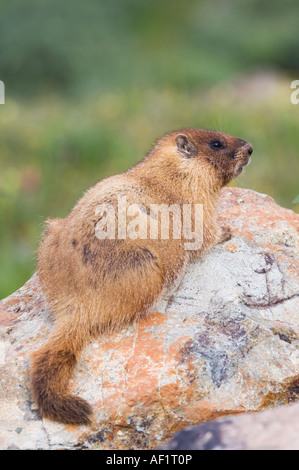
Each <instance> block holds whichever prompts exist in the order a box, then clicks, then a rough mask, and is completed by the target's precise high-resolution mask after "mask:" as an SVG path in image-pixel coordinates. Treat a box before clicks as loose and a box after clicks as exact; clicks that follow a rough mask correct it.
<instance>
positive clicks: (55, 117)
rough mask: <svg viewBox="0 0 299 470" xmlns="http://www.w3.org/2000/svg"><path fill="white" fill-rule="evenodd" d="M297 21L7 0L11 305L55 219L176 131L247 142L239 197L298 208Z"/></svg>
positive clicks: (169, 8)
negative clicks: (264, 197) (249, 156)
mask: <svg viewBox="0 0 299 470" xmlns="http://www.w3.org/2000/svg"><path fill="white" fill-rule="evenodd" d="M298 12H299V8H298V3H297V2H295V1H289V0H287V1H285V2H279V1H276V0H275V1H272V2H270V1H266V0H259V1H251V2H248V1H245V0H241V1H239V2H236V1H235V0H229V1H227V2H220V1H216V0H210V1H209V2H208V1H196V0H190V1H189V2H181V1H178V0H173V1H170V0H165V1H164V2H160V1H158V0H152V1H151V2H146V1H145V0H138V1H137V0H126V1H124V0H122V1H121V0H112V1H111V2H99V1H97V0H87V1H85V2H79V1H77V0H73V1H72V2H70V1H68V0H66V1H65V2H61V1H59V2H58V0H27V1H26V2H24V1H23V0H11V1H10V2H4V1H1V0H0V13H1V14H0V42H1V57H0V79H1V80H3V81H4V82H5V85H6V104H5V105H2V106H0V163H1V171H0V266H1V270H0V298H2V297H5V296H6V295H9V294H10V293H11V292H12V291H14V290H16V289H17V288H18V287H20V286H21V285H22V284H24V282H25V281H26V280H27V279H28V278H29V277H30V275H31V274H32V273H33V272H34V269H35V253H36V248H37V246H38V243H39V240H40V236H41V233H42V230H43V221H44V220H45V219H46V218H51V217H64V216H65V215H67V213H68V212H69V210H70V209H71V207H72V206H73V205H74V203H75V202H76V200H77V199H78V198H79V197H80V196H81V195H82V193H83V192H84V191H85V190H86V189H87V188H88V187H89V186H90V185H92V184H93V183H95V182H96V181H97V180H99V179H101V178H103V177H105V176H108V175H111V174H114V173H118V172H120V171H124V170H126V169H127V168H129V167H130V166H132V165H133V164H134V163H136V162H137V161H138V160H140V159H141V158H142V156H143V155H145V153H146V152H147V151H148V150H149V149H150V147H151V145H152V144H153V142H154V140H155V139H156V138H157V137H159V136H161V135H162V134H163V133H164V132H167V131H169V130H172V129H176V128H181V127H185V126H186V127H187V126H190V127H204V128H210V129H218V130H222V131H224V132H227V133H230V134H234V135H236V136H239V137H240V138H243V139H246V140H249V141H250V142H251V143H252V144H253V146H254V154H253V161H252V164H251V165H250V166H249V167H248V168H247V169H246V171H245V173H244V174H243V175H241V176H240V177H239V178H238V180H236V181H235V183H234V184H236V185H238V186H242V187H248V188H252V189H254V190H256V191H259V192H265V193H268V194H269V195H271V196H272V197H274V198H275V199H276V201H277V202H278V203H280V204H282V205H284V206H285V207H289V208H291V209H293V210H296V209H298V208H299V204H298V198H297V199H296V203H293V202H292V201H294V197H295V196H296V194H298V171H299V158H298V153H299V150H298V149H299V132H298V117H299V105H297V106H296V105H292V104H291V102H290V94H291V90H290V83H291V81H292V80H295V79H299V70H298V68H299V64H298V62H296V60H295V58H296V57H298V51H299V36H298V34H297V18H298ZM274 33H275V34H274ZM261 69H263V70H265V69H267V70H268V72H261ZM276 71H279V73H278V72H276ZM265 73H266V74H265ZM294 202H295V201H294Z"/></svg>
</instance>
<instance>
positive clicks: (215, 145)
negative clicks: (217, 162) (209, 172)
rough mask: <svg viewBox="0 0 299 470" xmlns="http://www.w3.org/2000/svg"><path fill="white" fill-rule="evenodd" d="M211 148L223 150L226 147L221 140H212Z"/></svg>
mask: <svg viewBox="0 0 299 470" xmlns="http://www.w3.org/2000/svg"><path fill="white" fill-rule="evenodd" d="M210 147H212V148H213V149H223V148H224V145H223V144H222V143H221V142H219V140H212V142H210Z"/></svg>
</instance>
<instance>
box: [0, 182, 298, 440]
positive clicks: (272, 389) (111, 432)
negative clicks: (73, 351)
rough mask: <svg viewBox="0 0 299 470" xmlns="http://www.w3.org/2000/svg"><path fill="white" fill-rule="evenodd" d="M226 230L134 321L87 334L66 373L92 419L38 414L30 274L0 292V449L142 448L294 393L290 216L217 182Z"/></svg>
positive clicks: (37, 325)
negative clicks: (9, 291)
mask: <svg viewBox="0 0 299 470" xmlns="http://www.w3.org/2000/svg"><path fill="white" fill-rule="evenodd" d="M219 218H220V220H221V221H222V222H223V223H225V224H229V225H230V226H231V227H232V230H233V234H234V236H233V238H232V239H231V240H230V241H228V242H226V243H225V244H223V245H221V246H217V247H216V248H215V249H213V250H212V251H211V253H209V254H208V255H207V256H206V257H205V258H204V259H202V260H200V261H198V262H196V263H194V264H192V265H191V266H190V267H189V268H188V271H187V273H186V275H185V276H184V278H183V279H182V280H181V282H180V284H179V285H177V286H176V287H175V288H174V289H173V290H172V292H171V293H169V295H168V296H167V298H165V299H164V300H163V301H162V302H161V303H160V304H159V305H158V306H157V308H156V309H155V311H154V312H153V313H152V314H151V315H150V316H149V317H148V318H146V319H144V320H143V321H140V323H139V324H137V325H133V326H130V327H128V328H127V329H124V330H122V331H120V332H118V333H114V334H110V335H105V336H103V337H101V338H99V339H98V340H97V341H94V342H92V343H91V344H90V345H89V346H88V347H87V348H86V349H85V350H84V352H83V353H82V355H81V358H80V362H79V363H78V365H77V368H76V371H75V376H74V379H73V381H72V382H71V389H72V391H73V393H76V394H79V395H80V396H82V397H83V398H85V399H87V400H88V401H89V402H90V403H91V404H92V405H93V407H94V410H95V413H96V423H95V424H94V425H93V426H92V427H88V426H66V425H63V424H59V423H55V422H52V421H49V420H47V419H44V420H42V419H41V417H40V415H39V413H38V411H37V410H36V406H35V405H34V403H32V398H31V394H30V389H29V376H28V370H29V361H30V353H31V352H32V351H33V350H35V349H37V348H38V347H39V346H40V345H41V344H42V343H43V341H44V340H45V339H46V338H47V336H48V334H49V331H50V330H51V326H52V325H51V318H50V315H49V312H48V311H47V309H46V307H45V302H44V298H43V295H42V292H41V290H40V287H39V284H38V278H37V276H36V275H34V276H33V277H32V279H31V280H30V281H28V283H27V284H25V286H24V287H22V288H21V289H20V290H19V291H17V292H16V293H15V294H13V295H11V296H10V297H8V298H7V299H4V300H2V301H1V302H0V325H1V330H0V400H1V408H0V443H1V444H0V445H1V448H2V449H14V448H17V449H81V448H82V449H84V448H88V449H150V448H155V447H157V446H161V445H162V444H163V443H164V442H167V441H169V440H170V439H171V437H173V435H174V434H175V433H176V432H177V431H179V430H181V429H183V428H186V427H189V426H193V425H198V424H200V423H204V422H207V421H210V420H213V419H216V418H219V417H221V416H226V415H231V414H237V413H244V412H250V411H260V410H262V409H265V408H267V407H274V406H276V405H282V404H287V403H291V402H293V401H295V400H296V399H298V396H299V350H298V333H299V253H298V231H299V216H298V215H296V214H295V213H293V212H292V211H290V210H287V209H283V208H281V207H279V206H278V205H277V204H276V203H275V202H274V201H273V200H272V199H271V198H269V197H268V196H265V195H262V194H257V193H255V192H253V191H249V190H241V189H238V188H227V189H225V190H223V197H222V203H221V206H220V211H219Z"/></svg>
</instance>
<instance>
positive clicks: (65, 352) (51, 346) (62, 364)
mask: <svg viewBox="0 0 299 470" xmlns="http://www.w3.org/2000/svg"><path fill="white" fill-rule="evenodd" d="M77 333H78V332H77ZM83 345H84V344H83V343H82V341H80V338H76V336H75V335H73V336H72V335H70V332H69V331H63V330H61V329H60V330H59V333H58V334H55V333H54V334H53V335H52V336H51V337H50V339H49V340H48V341H47V343H46V344H45V345H44V346H42V348H41V349H39V350H38V351H36V352H35V353H34V354H33V356H32V366H31V388H32V393H33V397H34V400H35V401H36V403H37V405H38V407H39V410H40V413H41V414H42V416H43V417H46V418H50V419H52V420H55V421H59V422H62V423H66V424H89V423H90V421H91V417H92V408H91V406H90V405H89V404H88V403H87V402H86V401H85V400H83V399H82V398H80V397H76V396H73V395H71V394H70V393H69V392H68V383H69V380H70V378H71V376H72V372H73V369H74V367H75V365H76V362H77V355H78V353H79V352H80V351H81V350H82V347H83Z"/></svg>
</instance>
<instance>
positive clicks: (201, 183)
mask: <svg viewBox="0 0 299 470" xmlns="http://www.w3.org/2000/svg"><path fill="white" fill-rule="evenodd" d="M251 154H252V145H251V144H250V143H248V142H245V141H244V140H241V139H238V138H236V137H232V136H230V135H227V134H223V133H222V132H214V131H207V130H201V129H189V128H188V129H183V130H179V131H176V132H171V133H169V134H167V135H165V136H164V137H162V138H161V139H160V140H158V141H157V143H156V145H155V146H154V147H153V149H152V150H151V151H150V152H149V154H148V155H147V156H146V157H145V159H144V160H143V161H141V162H140V163H138V164H137V165H136V166H134V167H133V168H131V169H129V170H128V171H126V172H125V173H123V174H120V175H116V176H112V177H109V178H107V179H104V180H103V181H99V182H98V183H97V184H95V185H94V186H93V187H92V188H91V189H89V191H87V192H86V193H85V195H84V196H83V197H82V198H81V200H79V202H78V203H77V205H76V206H75V207H74V209H73V210H72V211H71V213H70V214H69V215H68V216H67V217H66V218H65V219H53V220H49V221H47V228H46V230H45V234H44V237H43V240H42V242H41V244H40V247H39V251H38V266H37V267H38V269H37V272H38V277H39V280H40V284H41V287H42V290H43V292H44V294H45V297H46V300H47V303H48V305H49V308H50V310H51V311H52V312H53V314H54V317H55V324H54V328H53V332H52V334H51V336H50V337H49V339H48V340H47V342H46V343H45V344H44V345H43V346H42V347H41V348H40V349H39V350H38V351H36V352H35V353H34V354H33V357H32V366H31V386H32V393H33V397H34V399H35V401H36V403H37V405H38V407H39V410H40V412H41V414H42V416H44V417H47V418H50V419H53V420H56V421H60V422H63V423H72V424H88V423H90V422H91V417H92V408H91V406H90V405H89V404H88V403H87V402H86V401H85V400H83V399H81V398H80V397H76V396H73V395H71V394H70V393H69V391H68V383H69V380H70V378H71V375H72V372H73V369H74V366H75V364H76V361H77V358H78V355H79V353H80V351H81V350H82V348H83V347H84V346H85V345H86V344H87V343H88V342H89V341H91V340H92V339H93V338H96V337H97V336H98V335H100V334H102V333H104V332H108V331H113V330H115V329H118V328H122V327H123V326H124V325H126V324H129V323H130V322H133V321H135V320H138V319H139V318H141V317H142V316H144V315H146V314H147V313H148V312H149V310H150V309H151V308H152V307H153V306H154V304H155V303H156V301H157V300H159V299H160V298H161V296H163V295H164V294H165V292H166V291H167V290H168V289H169V288H170V287H171V286H172V285H173V283H174V281H175V280H176V279H177V278H178V276H179V275H181V274H182V273H183V272H184V268H185V266H186V264H187V262H188V261H190V259H192V258H194V257H195V256H198V255H199V254H201V253H204V252H206V251H207V250H208V249H209V248H211V247H212V246H214V245H215V244H217V243H221V242H223V241H226V240H228V239H229V238H230V236H231V235H230V230H229V229H228V228H226V227H224V228H223V227H222V228H219V227H218V225H217V221H216V206H217V199H218V195H219V192H220V190H221V188H222V187H223V186H225V185H226V184H227V183H229V182H230V181H231V180H232V179H233V178H234V177H236V176H238V175H239V174H240V173H241V171H242V169H243V167H244V166H246V165H247V164H248V163H249V160H250V156H251ZM121 197H122V198H124V197H125V199H126V208H127V207H128V205H132V204H135V206H134V207H135V209H136V204H138V205H139V206H138V207H142V208H143V209H142V210H141V211H140V214H143V222H140V220H142V218H141V219H140V220H139V223H140V224H142V223H143V224H147V222H148V221H151V220H153V219H155V218H156V214H155V213H150V206H151V205H155V204H158V205H161V204H164V205H168V206H171V205H173V204H176V205H178V206H179V207H182V206H183V205H184V204H185V205H186V204H189V205H191V206H192V207H194V206H195V205H196V204H201V205H202V207H203V225H202V229H203V233H202V245H201V247H200V248H197V249H195V250H191V251H190V250H187V249H186V247H185V245H184V243H185V242H186V236H182V237H181V238H180V239H179V238H178V237H177V238H175V237H174V236H172V237H170V238H169V239H164V238H163V237H162V236H161V235H159V236H158V237H157V236H156V237H153V239H152V238H151V237H144V236H143V237H142V236H140V237H139V238H138V237H136V235H135V236H132V237H128V236H126V234H125V233H123V232H124V231H123V229H121V228H120V225H119V222H120V218H122V217H123V216H124V213H122V214H121V213H119V214H116V223H114V227H115V237H114V238H113V237H111V236H110V235H109V236H108V235H107V236H106V237H105V235H104V236H102V235H100V236H97V234H96V231H97V228H99V225H98V224H101V223H102V222H103V220H106V222H107V214H105V215H104V212H105V211H104V212H103V210H102V209H101V208H102V207H103V205H107V207H110V208H113V209H115V208H116V207H117V203H118V201H119V198H121ZM99 207H100V209H99ZM104 207H106V206H104ZM124 212H126V210H125V211H124ZM170 219H171V222H172V225H173V227H174V225H175V223H176V222H175V219H174V216H173V215H172V216H171V217H170ZM191 222H192V226H193V227H194V223H195V221H194V215H193V216H192V220H191ZM112 226H113V224H112ZM100 228H101V227H100ZM143 228H144V227H143ZM139 229H140V227H139ZM121 232H122V233H121Z"/></svg>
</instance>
